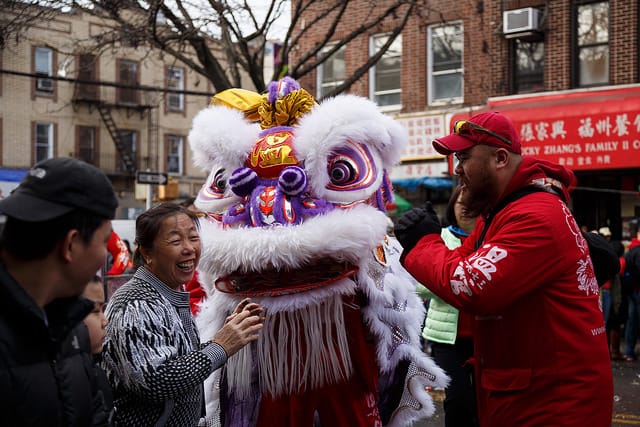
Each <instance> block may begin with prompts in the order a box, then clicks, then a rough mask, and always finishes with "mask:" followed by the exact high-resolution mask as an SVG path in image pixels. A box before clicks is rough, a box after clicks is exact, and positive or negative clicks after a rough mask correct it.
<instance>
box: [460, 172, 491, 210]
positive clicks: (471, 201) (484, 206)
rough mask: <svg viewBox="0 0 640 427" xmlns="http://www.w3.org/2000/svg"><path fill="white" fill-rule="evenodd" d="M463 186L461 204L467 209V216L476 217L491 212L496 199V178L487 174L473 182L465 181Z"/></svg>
mask: <svg viewBox="0 0 640 427" xmlns="http://www.w3.org/2000/svg"><path fill="white" fill-rule="evenodd" d="M463 184H464V187H463V189H462V193H461V202H462V204H463V205H464V207H465V210H466V215H467V216H469V217H475V216H479V215H486V214H488V213H489V212H491V208H493V205H494V201H495V199H496V194H495V191H496V190H495V189H496V182H495V177H494V176H491V175H489V174H487V173H485V174H483V175H481V176H478V177H476V178H475V179H474V180H473V182H469V181H467V180H464V181H463Z"/></svg>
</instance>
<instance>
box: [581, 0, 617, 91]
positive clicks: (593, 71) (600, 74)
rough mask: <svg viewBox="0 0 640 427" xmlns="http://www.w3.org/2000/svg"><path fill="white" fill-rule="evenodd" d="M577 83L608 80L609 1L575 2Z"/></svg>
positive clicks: (599, 83)
mask: <svg viewBox="0 0 640 427" xmlns="http://www.w3.org/2000/svg"><path fill="white" fill-rule="evenodd" d="M576 22H577V25H576V29H577V38H576V40H577V61H576V63H577V66H576V70H575V72H576V76H575V77H576V81H577V84H578V86H593V85H601V84H608V83H609V2H606V1H602V2H597V3H586V4H580V5H578V6H577V10H576Z"/></svg>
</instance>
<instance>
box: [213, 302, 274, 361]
mask: <svg viewBox="0 0 640 427" xmlns="http://www.w3.org/2000/svg"><path fill="white" fill-rule="evenodd" d="M263 311H264V309H263V308H262V307H260V305H259V304H256V303H252V302H250V299H249V298H246V299H244V300H242V301H241V302H240V303H239V304H238V305H237V306H236V308H235V310H234V311H233V313H231V315H230V316H229V317H227V319H226V320H225V322H224V326H223V327H222V328H221V329H220V330H219V331H218V333H217V334H216V336H215V338H214V339H213V342H215V343H216V344H218V345H220V346H221V347H222V348H223V349H224V351H225V352H226V353H227V356H231V355H232V354H235V353H236V352H237V351H238V350H240V349H241V348H242V347H244V346H245V345H247V344H249V343H250V342H251V341H255V340H257V339H258V336H259V331H260V329H262V325H263V323H264V317H262V316H261V314H262V312H263Z"/></svg>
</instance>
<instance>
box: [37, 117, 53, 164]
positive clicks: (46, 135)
mask: <svg viewBox="0 0 640 427" xmlns="http://www.w3.org/2000/svg"><path fill="white" fill-rule="evenodd" d="M34 154H35V158H34V163H38V162H39V161H42V160H46V159H50V158H52V157H53V123H40V122H38V123H36V124H35V141H34Z"/></svg>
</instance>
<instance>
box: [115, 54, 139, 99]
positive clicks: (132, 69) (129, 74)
mask: <svg viewBox="0 0 640 427" xmlns="http://www.w3.org/2000/svg"><path fill="white" fill-rule="evenodd" d="M118 69H119V72H118V83H119V84H121V85H125V86H139V85H140V83H139V82H138V63H137V62H133V61H127V60H124V59H121V60H119V61H118ZM118 100H119V101H120V102H122V103H124V104H139V103H140V93H139V91H138V90H137V89H133V88H126V87H119V88H118Z"/></svg>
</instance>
